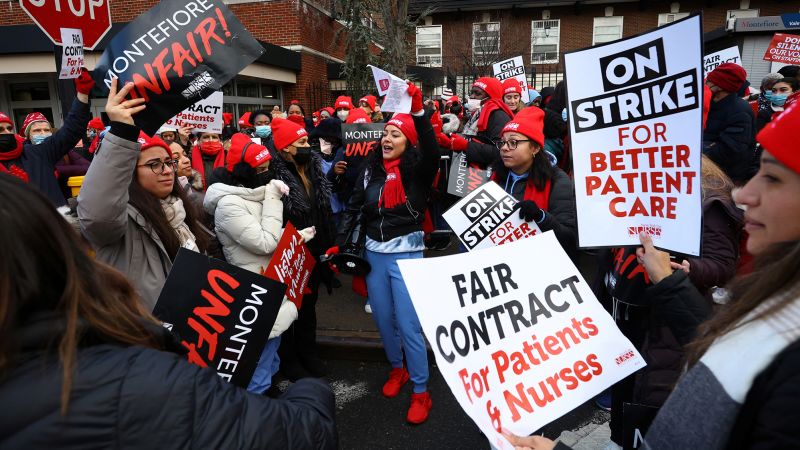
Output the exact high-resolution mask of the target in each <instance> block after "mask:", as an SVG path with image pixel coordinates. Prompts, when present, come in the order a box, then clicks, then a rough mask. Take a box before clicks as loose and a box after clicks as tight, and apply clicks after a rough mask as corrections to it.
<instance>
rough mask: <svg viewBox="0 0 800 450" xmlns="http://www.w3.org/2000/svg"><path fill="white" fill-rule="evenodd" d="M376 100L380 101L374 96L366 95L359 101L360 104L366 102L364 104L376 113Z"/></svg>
mask: <svg viewBox="0 0 800 450" xmlns="http://www.w3.org/2000/svg"><path fill="white" fill-rule="evenodd" d="M376 100H378V99H377V98H375V96H374V95H365V96H363V97H361V98H360V99H358V103H361V102H364V103H366V104H368V105H369V107H370V108H372V110H373V111H375V101H376Z"/></svg>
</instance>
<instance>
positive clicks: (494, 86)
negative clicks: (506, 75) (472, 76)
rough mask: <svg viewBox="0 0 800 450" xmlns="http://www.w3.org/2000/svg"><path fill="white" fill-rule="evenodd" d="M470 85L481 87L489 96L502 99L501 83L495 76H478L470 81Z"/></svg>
mask: <svg viewBox="0 0 800 450" xmlns="http://www.w3.org/2000/svg"><path fill="white" fill-rule="evenodd" d="M472 87H476V88H480V89H482V90H483V92H486V95H488V96H489V98H496V99H498V100H502V99H503V83H501V82H500V80H498V79H497V78H493V77H480V78H478V79H477V80H475V82H474V83H472Z"/></svg>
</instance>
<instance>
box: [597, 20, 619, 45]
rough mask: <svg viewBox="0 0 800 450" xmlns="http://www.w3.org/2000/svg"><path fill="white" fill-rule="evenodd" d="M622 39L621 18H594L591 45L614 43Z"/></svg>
mask: <svg viewBox="0 0 800 450" xmlns="http://www.w3.org/2000/svg"><path fill="white" fill-rule="evenodd" d="M621 38H622V16H618V17H614V16H612V17H595V18H594V27H593V29H592V45H595V44H601V43H603V42H611V41H616V40H617V39H621Z"/></svg>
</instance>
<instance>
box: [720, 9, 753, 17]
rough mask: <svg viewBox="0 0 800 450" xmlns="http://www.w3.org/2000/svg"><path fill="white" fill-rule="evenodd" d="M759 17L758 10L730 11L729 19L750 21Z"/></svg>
mask: <svg viewBox="0 0 800 450" xmlns="http://www.w3.org/2000/svg"><path fill="white" fill-rule="evenodd" d="M751 17H758V10H757V9H729V10H728V17H727V18H728V19H748V18H751Z"/></svg>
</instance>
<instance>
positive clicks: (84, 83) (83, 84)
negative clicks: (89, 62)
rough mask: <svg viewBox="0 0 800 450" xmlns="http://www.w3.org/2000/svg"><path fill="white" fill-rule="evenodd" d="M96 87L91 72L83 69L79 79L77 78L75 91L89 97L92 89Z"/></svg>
mask: <svg viewBox="0 0 800 450" xmlns="http://www.w3.org/2000/svg"><path fill="white" fill-rule="evenodd" d="M93 87H94V80H93V79H92V76H91V75H90V74H89V71H88V70H86V69H85V68H84V69H81V74H80V75H79V76H78V78H75V89H76V90H77V91H78V92H79V93H81V94H85V95H89V93H90V92H92V88H93Z"/></svg>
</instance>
